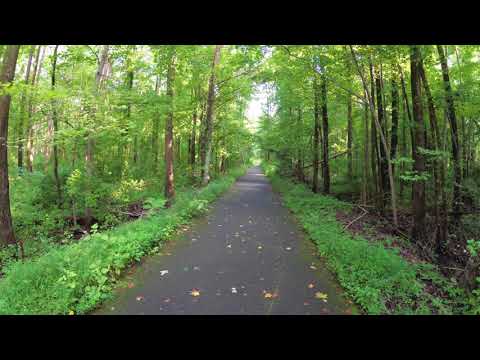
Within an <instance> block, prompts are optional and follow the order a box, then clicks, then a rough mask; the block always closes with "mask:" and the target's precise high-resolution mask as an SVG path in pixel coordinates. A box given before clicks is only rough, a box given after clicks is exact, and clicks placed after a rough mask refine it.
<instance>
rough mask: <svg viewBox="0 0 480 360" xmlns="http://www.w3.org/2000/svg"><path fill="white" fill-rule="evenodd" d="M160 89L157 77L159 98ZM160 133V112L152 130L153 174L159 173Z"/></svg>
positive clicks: (156, 116)
mask: <svg viewBox="0 0 480 360" xmlns="http://www.w3.org/2000/svg"><path fill="white" fill-rule="evenodd" d="M159 89H160V77H159V76H158V75H157V80H156V82H155V94H157V96H158V92H159ZM159 132H160V114H159V112H158V111H157V112H155V114H154V118H153V129H152V154H153V172H154V174H156V173H157V169H158V152H159V151H158V150H159V145H158V136H159Z"/></svg>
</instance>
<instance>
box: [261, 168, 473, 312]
mask: <svg viewBox="0 0 480 360" xmlns="http://www.w3.org/2000/svg"><path fill="white" fill-rule="evenodd" d="M263 167H264V169H265V172H266V175H267V176H268V177H269V178H270V180H271V181H272V185H273V187H274V189H275V190H277V191H278V192H280V193H281V194H282V196H283V198H284V201H285V205H286V206H287V207H288V208H289V209H290V210H291V211H292V212H293V213H294V214H295V216H296V217H297V219H298V220H299V222H300V223H301V224H302V226H303V227H304V229H305V231H306V232H307V233H308V235H309V236H310V238H311V239H312V240H313V241H314V243H315V244H316V246H317V249H318V252H319V255H320V256H322V257H323V258H324V259H325V260H326V263H327V266H328V267H329V269H330V270H331V271H332V272H334V273H335V274H336V276H337V279H338V281H339V283H340V284H341V285H342V287H343V288H344V290H345V292H346V293H347V295H348V296H350V297H351V298H352V299H353V300H354V301H355V302H356V303H357V304H358V305H359V306H360V307H361V309H362V310H363V311H364V312H365V313H367V314H452V313H455V312H461V311H462V309H460V308H459V307H458V304H459V299H461V298H462V296H464V294H463V291H462V290H461V289H459V288H458V287H456V286H454V285H453V284H452V283H451V282H450V281H449V280H447V279H445V278H443V277H442V276H441V275H440V274H439V273H438V272H437V271H436V269H435V268H434V266H433V265H430V264H419V265H414V264H411V263H409V262H407V261H406V260H405V259H404V258H402V257H401V256H400V255H399V254H398V253H397V251H396V250H395V249H387V248H385V247H384V245H383V244H382V243H372V242H369V241H368V240H367V239H365V238H363V237H361V236H353V235H351V234H350V233H348V232H346V231H344V230H343V227H342V224H341V223H339V222H338V221H337V219H336V212H337V211H339V210H342V211H348V210H349V209H351V205H350V204H348V203H346V202H342V201H340V200H337V199H335V198H333V197H330V196H323V195H312V192H311V191H310V189H309V188H307V187H306V186H305V185H303V184H294V183H293V182H291V181H289V180H287V179H284V178H281V177H279V176H278V175H277V174H276V166H274V165H272V164H263ZM426 282H430V283H434V284H435V285H437V286H439V287H441V288H442V290H443V291H444V292H445V293H447V296H433V295H431V294H429V293H428V292H427V291H426Z"/></svg>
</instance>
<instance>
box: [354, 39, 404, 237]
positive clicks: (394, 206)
mask: <svg viewBox="0 0 480 360" xmlns="http://www.w3.org/2000/svg"><path fill="white" fill-rule="evenodd" d="M350 51H351V53H352V57H353V60H354V62H355V65H356V67H357V71H358V74H359V75H360V77H361V79H362V83H363V87H364V90H365V92H366V94H367V99H368V103H369V105H370V111H371V112H372V113H373V116H374V118H375V126H376V127H377V130H378V131H379V132H380V139H381V141H382V144H383V146H384V148H385V153H386V154H387V162H388V177H389V180H390V193H391V203H392V212H393V223H394V225H395V226H396V227H398V216H397V202H396V191H395V182H394V180H393V171H392V163H391V161H390V152H389V151H388V145H387V141H386V139H385V136H384V135H383V132H382V130H381V127H380V124H379V122H378V119H377V117H376V114H375V109H374V107H373V101H372V96H371V95H370V93H369V90H368V86H367V82H366V80H365V77H364V75H363V73H362V71H361V69H360V65H359V64H358V61H357V57H356V55H355V52H354V50H353V47H352V46H351V45H350Z"/></svg>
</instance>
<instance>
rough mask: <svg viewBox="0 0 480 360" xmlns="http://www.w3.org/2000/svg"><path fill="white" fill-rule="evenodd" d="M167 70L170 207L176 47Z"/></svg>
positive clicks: (168, 196)
mask: <svg viewBox="0 0 480 360" xmlns="http://www.w3.org/2000/svg"><path fill="white" fill-rule="evenodd" d="M170 51H171V54H170V61H169V64H168V72H167V97H168V104H169V110H168V115H167V121H166V123H165V198H166V199H167V201H166V203H165V207H167V208H168V207H170V206H171V205H172V202H173V200H174V198H175V184H174V174H173V156H174V154H173V111H174V109H173V106H174V103H173V101H174V81H175V56H176V55H175V48H172V49H171V50H170Z"/></svg>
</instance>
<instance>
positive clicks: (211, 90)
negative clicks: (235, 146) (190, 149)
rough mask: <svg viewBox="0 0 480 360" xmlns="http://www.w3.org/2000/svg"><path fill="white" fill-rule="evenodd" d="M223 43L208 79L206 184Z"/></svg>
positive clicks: (204, 141) (217, 51)
mask: <svg viewBox="0 0 480 360" xmlns="http://www.w3.org/2000/svg"><path fill="white" fill-rule="evenodd" d="M221 49H222V45H216V46H215V50H214V53H213V61H212V70H211V74H210V79H209V81H208V98H207V114H206V117H205V133H204V138H203V144H204V146H203V152H204V156H203V158H204V164H203V178H202V184H203V185H204V186H205V185H207V184H208V182H209V181H210V174H209V169H210V160H211V155H212V133H213V117H214V109H215V82H216V68H217V66H218V63H219V61H220V51H221Z"/></svg>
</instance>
